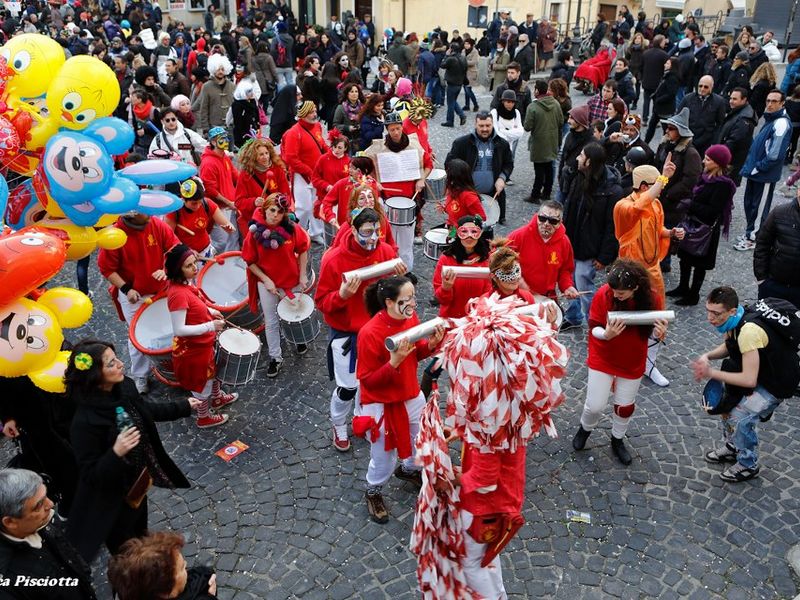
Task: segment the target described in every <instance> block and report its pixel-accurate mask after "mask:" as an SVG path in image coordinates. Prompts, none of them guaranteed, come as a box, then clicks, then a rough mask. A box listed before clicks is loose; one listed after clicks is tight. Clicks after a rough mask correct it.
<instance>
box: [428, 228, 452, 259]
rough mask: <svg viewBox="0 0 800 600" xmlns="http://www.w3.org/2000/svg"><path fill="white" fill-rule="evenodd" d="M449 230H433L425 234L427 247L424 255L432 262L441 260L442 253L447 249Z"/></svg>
mask: <svg viewBox="0 0 800 600" xmlns="http://www.w3.org/2000/svg"><path fill="white" fill-rule="evenodd" d="M448 235H449V234H448V231H447V229H431V230H430V231H429V232H428V233H426V234H425V240H424V243H425V245H424V246H423V249H422V253H423V254H424V255H425V256H427V257H428V258H430V259H431V260H439V257H440V256H441V255H442V252H443V251H444V249H445V248H447V236H448Z"/></svg>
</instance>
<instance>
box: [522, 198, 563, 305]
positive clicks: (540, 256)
mask: <svg viewBox="0 0 800 600" xmlns="http://www.w3.org/2000/svg"><path fill="white" fill-rule="evenodd" d="M537 214H538V213H537ZM508 239H509V241H510V242H511V247H512V248H513V249H514V250H516V251H517V252H519V262H520V265H521V266H522V277H523V279H525V282H526V283H527V284H528V287H529V288H530V290H531V292H533V293H534V294H541V295H542V296H550V297H553V296H555V290H556V284H558V289H559V290H561V291H562V292H563V291H564V290H566V289H567V288H569V287H572V286H573V285H574V283H573V280H572V272H573V271H574V270H575V260H574V258H573V255H572V244H570V242H569V238H568V237H567V233H566V230H565V229H564V226H563V225H559V226H558V229H556V231H555V233H554V234H553V237H551V238H550V239H549V240H547V241H546V242H545V241H544V240H543V239H542V236H541V235H539V228H538V226H537V215H533V218H532V219H531V221H530V223H528V224H527V225H523V226H522V227H520V228H519V229H515V230H514V231H512V232H511V235H509V236H508Z"/></svg>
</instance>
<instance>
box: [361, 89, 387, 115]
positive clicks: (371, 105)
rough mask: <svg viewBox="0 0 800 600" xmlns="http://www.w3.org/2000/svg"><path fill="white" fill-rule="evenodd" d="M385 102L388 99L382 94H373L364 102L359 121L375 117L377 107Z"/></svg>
mask: <svg viewBox="0 0 800 600" xmlns="http://www.w3.org/2000/svg"><path fill="white" fill-rule="evenodd" d="M384 102H386V98H385V97H384V96H382V95H380V94H372V95H371V96H370V97H369V98H367V99H366V100H365V101H364V104H363V106H362V107H361V112H359V113H358V120H359V121H360V120H361V119H363V118H364V117H371V116H373V113H374V112H375V107H376V106H378V104H381V103H384Z"/></svg>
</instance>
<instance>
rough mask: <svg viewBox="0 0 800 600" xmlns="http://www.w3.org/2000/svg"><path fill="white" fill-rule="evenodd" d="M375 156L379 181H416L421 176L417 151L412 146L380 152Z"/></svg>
mask: <svg viewBox="0 0 800 600" xmlns="http://www.w3.org/2000/svg"><path fill="white" fill-rule="evenodd" d="M377 157H378V173H379V175H380V179H381V183H391V182H393V181H416V180H417V179H419V178H420V177H421V176H422V173H421V172H420V169H419V153H418V152H417V151H416V150H415V149H413V148H411V149H409V150H402V151H400V152H380V153H379V154H378V155H377Z"/></svg>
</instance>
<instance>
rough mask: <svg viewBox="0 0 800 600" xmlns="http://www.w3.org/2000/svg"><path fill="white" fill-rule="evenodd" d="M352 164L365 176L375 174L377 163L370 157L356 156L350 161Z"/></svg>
mask: <svg viewBox="0 0 800 600" xmlns="http://www.w3.org/2000/svg"><path fill="white" fill-rule="evenodd" d="M350 164H351V165H352V166H353V168H354V169H358V170H359V171H361V172H362V173H363V174H364V175H372V174H373V173H374V172H375V163H373V162H372V159H371V158H369V157H368V156H354V157H353V158H351V159H350Z"/></svg>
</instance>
